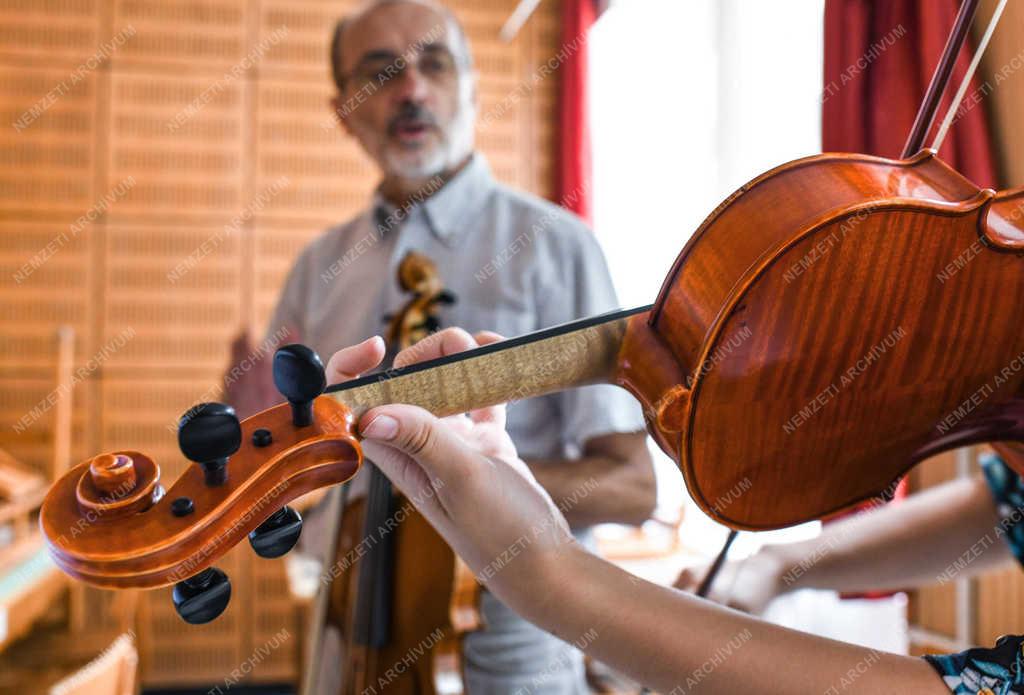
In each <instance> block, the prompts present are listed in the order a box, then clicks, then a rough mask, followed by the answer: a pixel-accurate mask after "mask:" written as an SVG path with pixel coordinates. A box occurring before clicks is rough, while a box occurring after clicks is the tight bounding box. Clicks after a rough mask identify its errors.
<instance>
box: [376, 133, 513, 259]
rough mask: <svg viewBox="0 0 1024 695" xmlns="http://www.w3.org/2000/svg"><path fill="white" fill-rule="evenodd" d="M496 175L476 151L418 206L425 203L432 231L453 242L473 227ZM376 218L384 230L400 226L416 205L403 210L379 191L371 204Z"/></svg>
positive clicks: (448, 243)
mask: <svg viewBox="0 0 1024 695" xmlns="http://www.w3.org/2000/svg"><path fill="white" fill-rule="evenodd" d="M494 183H495V182H494V177H493V175H492V174H491V167H490V165H489V164H488V163H487V160H486V159H485V158H484V156H483V155H482V154H480V153H474V154H473V155H472V156H471V157H470V160H469V162H467V163H466V166H464V167H462V169H461V170H460V171H459V172H458V173H457V174H455V176H453V177H452V178H451V179H449V180H448V182H447V183H445V184H444V185H443V186H441V188H440V190H438V191H437V192H436V193H434V194H432V195H430V196H429V197H427V198H426V199H425V200H424V201H423V202H422V203H420V204H419V205H418V206H417V205H414V206H413V207H422V209H423V211H424V217H425V218H426V221H427V225H428V226H429V228H430V231H431V232H432V233H433V234H434V236H436V237H437V238H438V239H440V240H441V241H443V242H445V243H446V244H447V245H449V246H451V245H453V244H454V243H455V241H456V240H457V239H458V237H459V236H461V234H462V233H463V232H464V231H466V230H467V229H468V227H469V225H468V223H470V222H472V221H473V219H475V217H476V213H477V212H479V210H480V209H481V208H482V207H483V206H484V204H485V203H486V202H487V197H488V194H489V193H490V192H491V190H492V189H493V188H494ZM371 210H372V213H373V219H374V222H375V223H376V226H377V228H378V229H379V230H380V232H381V234H382V235H383V234H387V232H388V231H389V230H391V229H397V228H398V227H399V226H400V224H396V223H401V222H403V221H404V220H405V219H406V218H407V217H408V216H409V215H410V214H412V209H407V210H400V209H398V208H397V207H396V206H394V205H393V204H391V203H390V202H388V201H387V200H385V199H384V197H383V196H381V194H380V191H379V190H378V191H376V192H375V193H374V196H373V206H372V208H371Z"/></svg>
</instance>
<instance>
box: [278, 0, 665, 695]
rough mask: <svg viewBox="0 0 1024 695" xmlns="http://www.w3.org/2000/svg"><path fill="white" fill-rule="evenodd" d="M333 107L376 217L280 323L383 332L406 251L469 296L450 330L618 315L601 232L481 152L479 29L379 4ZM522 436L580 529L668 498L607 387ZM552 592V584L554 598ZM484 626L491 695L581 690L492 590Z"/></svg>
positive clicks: (354, 230)
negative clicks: (370, 181)
mask: <svg viewBox="0 0 1024 695" xmlns="http://www.w3.org/2000/svg"><path fill="white" fill-rule="evenodd" d="M331 68H332V71H333V76H334V82H335V84H336V86H337V89H338V93H337V96H336V97H335V98H334V100H333V107H334V111H335V113H336V115H337V118H338V120H339V122H340V124H341V126H342V128H343V129H344V131H345V132H346V133H347V134H348V135H350V136H352V137H354V138H355V139H356V140H357V141H358V142H359V144H360V145H361V146H362V148H363V149H364V150H365V151H366V153H367V154H368V155H369V156H370V157H371V158H372V159H373V161H374V162H375V163H376V165H377V166H378V167H379V169H380V176H381V180H380V185H379V186H378V188H377V190H376V193H375V195H374V196H373V199H372V201H371V202H370V204H369V205H368V206H367V208H366V209H365V210H364V211H363V212H361V213H360V214H359V215H357V216H356V217H355V218H353V219H351V220H349V221H348V222H345V223H344V224H341V225H340V226H338V227H335V228H332V229H329V230H328V231H327V232H326V233H324V234H323V236H321V237H320V238H318V239H316V240H315V241H313V242H312V243H311V244H310V245H309V246H308V247H307V248H306V249H305V250H304V251H303V252H302V254H301V255H300V257H299V259H298V260H297V262H296V263H295V266H294V268H292V270H291V273H290V274H289V276H288V279H287V282H286V284H285V287H284V290H283V292H282V294H281V298H280V301H279V303H278V306H277V309H276V311H275V313H274V316H273V319H272V321H271V324H270V329H269V334H275V333H276V332H277V331H279V330H282V329H288V330H291V331H293V334H294V335H296V336H297V337H298V339H299V340H300V341H301V342H303V343H306V344H307V345H310V346H311V347H312V348H314V349H315V350H317V352H318V353H320V354H321V355H324V356H325V357H326V356H327V355H330V354H332V353H333V352H335V351H336V350H338V349H340V348H342V347H344V346H346V345H350V344H354V343H356V342H358V341H359V340H361V339H362V338H365V337H367V336H370V335H374V334H376V333H380V332H381V329H382V323H381V321H382V317H383V316H385V315H387V314H389V313H392V312H394V311H395V310H396V309H397V308H399V307H400V306H401V305H402V304H403V303H404V302H403V297H402V296H401V294H400V290H399V288H398V287H397V286H396V283H395V281H394V277H395V274H396V268H397V266H398V264H399V263H400V262H401V260H402V258H403V257H404V256H405V255H406V254H407V253H408V252H409V251H410V250H416V251H418V252H420V253H422V254H425V255H426V256H428V257H429V258H431V259H432V260H433V261H434V263H436V265H437V268H438V271H439V273H440V275H441V277H442V278H443V279H444V281H445V283H446V285H447V287H448V288H449V289H450V290H451V292H452V293H453V294H454V295H455V296H456V297H457V301H456V302H455V303H454V304H452V305H450V306H446V307H444V309H443V310H442V314H441V318H442V323H443V324H444V325H458V326H462V327H464V328H466V329H468V330H470V331H473V332H476V331H480V330H485V329H488V330H493V331H497V332H499V333H502V334H505V335H509V336H513V335H518V334H521V333H526V332H529V331H532V330H536V329H538V328H542V327H547V326H552V325H556V324H559V323H564V322H566V321H570V320H573V319H576V318H579V317H581V316H585V315H592V314H597V313H601V312H604V311H608V310H611V309H613V308H617V302H616V298H615V294H614V291H613V289H612V285H611V281H610V279H609V275H608V270H607V267H606V264H605V261H604V258H603V257H602V255H601V251H600V249H599V248H598V246H597V243H596V241H595V240H594V237H593V235H592V234H591V233H590V231H589V230H588V229H587V228H586V227H585V226H584V225H583V224H582V223H581V222H580V221H579V220H578V219H576V218H575V217H573V216H572V215H571V214H569V213H567V212H566V211H565V210H563V209H562V208H560V207H558V206H555V205H552V204H550V203H548V202H546V201H543V200H541V199H539V198H536V197H534V196H531V195H529V194H526V193H523V192H519V191H515V190H512V189H510V188H507V187H505V186H503V185H502V184H500V183H498V182H497V181H495V180H494V178H493V177H492V175H491V171H490V169H489V168H488V164H487V162H486V161H485V159H484V158H483V156H481V155H480V154H479V153H474V151H473V148H474V144H473V140H474V119H475V114H476V103H477V76H476V73H475V71H474V69H473V64H472V58H471V55H470V50H469V45H468V42H467V39H466V35H465V32H464V31H463V29H462V27H461V26H460V25H459V23H458V21H457V20H456V19H455V17H454V16H453V15H452V13H451V12H450V11H448V10H447V9H445V8H443V7H441V6H439V5H437V4H435V3H433V2H431V1H429V0H383V1H378V2H371V3H368V4H366V5H363V6H362V7H361V8H360V9H358V10H357V11H356V12H355V13H353V14H352V15H350V16H348V17H346V18H344V19H343V20H342V21H340V22H339V23H338V25H337V27H336V29H335V33H334V38H333V41H332V43H331ZM508 427H509V431H510V433H511V436H512V439H513V440H514V441H515V443H516V445H517V446H518V448H519V451H520V454H521V455H522V457H523V458H524V459H525V460H526V461H527V463H528V465H529V466H530V469H531V470H532V471H533V473H534V475H535V476H536V478H537V479H538V480H539V481H540V483H541V484H542V485H543V486H544V488H545V489H546V490H547V491H548V492H549V493H550V495H551V496H552V498H554V499H555V500H556V501H558V500H572V501H571V504H569V505H567V511H566V515H567V517H568V519H569V522H570V523H571V524H572V525H573V526H574V527H575V528H576V529H577V531H581V530H583V529H585V528H586V527H587V526H590V525H592V524H595V523H599V522H622V523H630V524H638V523H641V522H642V521H644V520H645V519H646V518H647V517H648V516H649V514H650V512H651V511H652V509H653V507H654V504H655V497H656V494H655V482H654V473H653V467H652V463H651V459H650V456H649V453H648V451H647V447H646V441H645V435H644V432H643V429H644V422H643V419H642V417H641V413H640V410H639V408H638V407H637V406H636V404H635V403H634V402H633V401H632V399H631V398H630V397H629V396H628V395H626V393H625V392H624V391H621V390H619V389H616V388H613V387H610V386H594V387H587V388H584V389H578V390H576V391H574V392H568V393H561V394H556V395H551V396H548V397H544V398H538V399H533V400H529V401H524V402H522V403H518V404H516V405H515V406H513V407H512V408H511V409H510V411H509V414H508ZM542 590H543V588H542V587H538V591H542ZM481 601H482V606H481V609H482V613H483V617H484V620H485V624H486V628H485V629H483V630H481V631H478V632H475V633H472V634H471V635H470V636H469V637H468V639H466V641H465V645H464V657H465V658H464V662H465V666H466V668H465V676H466V681H467V682H466V686H467V689H468V692H469V693H470V694H471V695H476V694H478V693H515V692H517V691H519V692H521V693H530V694H531V695H534V694H540V693H578V692H582V691H584V689H585V685H584V682H583V677H582V665H581V661H580V657H579V655H578V653H577V652H575V650H572V649H571V648H570V647H569V646H568V645H566V644H564V643H562V642H560V641H559V640H557V639H555V638H554V637H552V636H551V635H549V634H547V633H546V632H544V631H542V630H539V629H537V628H535V627H533V626H532V625H530V624H529V623H527V622H525V621H524V620H522V619H521V618H519V617H518V616H517V615H515V614H514V613H513V612H512V611H511V610H509V609H508V608H506V607H505V606H504V605H502V604H501V603H499V602H498V601H497V599H495V598H494V597H493V596H492V595H490V594H489V593H486V592H485V593H484V594H483V597H482V599H481Z"/></svg>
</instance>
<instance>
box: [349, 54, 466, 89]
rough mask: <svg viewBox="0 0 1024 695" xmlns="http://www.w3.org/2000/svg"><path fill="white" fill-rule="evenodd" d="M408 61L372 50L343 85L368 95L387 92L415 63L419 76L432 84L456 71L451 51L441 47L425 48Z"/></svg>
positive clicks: (408, 58) (446, 78)
mask: <svg viewBox="0 0 1024 695" xmlns="http://www.w3.org/2000/svg"><path fill="white" fill-rule="evenodd" d="M413 59H414V60H410V57H409V56H408V55H396V54H394V53H390V52H388V51H373V52H371V53H368V54H367V55H365V56H364V57H363V59H362V60H361V61H359V65H357V66H356V69H355V70H354V71H352V73H351V74H350V75H347V76H345V77H344V79H343V83H344V84H345V86H346V87H347V86H349V83H351V86H353V87H355V88H356V89H357V90H367V91H370V93H373V92H374V91H377V90H378V89H386V88H387V87H388V86H389V85H392V84H394V83H395V82H396V81H397V79H398V78H400V77H401V76H402V75H403V74H405V71H406V70H408V69H409V65H410V63H413V64H415V66H416V70H417V71H419V73H420V74H421V75H423V76H424V77H426V78H427V79H429V80H433V81H435V82H442V81H445V80H448V79H451V78H452V77H454V76H455V75H456V73H457V72H458V64H457V62H456V60H455V56H454V55H452V52H451V51H450V50H448V49H447V48H445V47H443V46H427V47H426V48H424V49H423V50H422V51H421V52H420V53H419V54H418V55H416V56H413Z"/></svg>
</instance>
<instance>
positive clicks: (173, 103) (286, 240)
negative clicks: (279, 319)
mask: <svg viewBox="0 0 1024 695" xmlns="http://www.w3.org/2000/svg"><path fill="white" fill-rule="evenodd" d="M353 5H354V1H353V0H338V1H336V2H329V1H328V0H0V115H2V118H0V165H2V166H0V266H2V272H0V302H2V305H3V306H4V311H3V313H2V316H0V447H4V448H7V449H9V450H10V451H11V452H12V453H13V454H14V455H15V456H17V457H18V458H20V459H22V460H25V461H28V462H32V463H34V464H35V465H37V466H39V467H40V469H41V470H45V467H46V465H48V460H49V459H48V457H49V455H50V448H49V447H50V442H51V439H52V438H51V432H50V428H51V420H52V413H51V412H49V411H48V410H47V411H46V412H43V413H42V414H41V415H40V417H39V418H38V419H36V420H34V421H33V422H32V424H31V425H30V426H28V427H27V428H25V430H24V432H15V431H14V430H13V429H12V425H13V423H16V422H17V421H18V420H19V419H20V418H22V417H23V416H24V415H25V414H26V413H27V412H29V411H30V410H31V408H32V407H33V406H34V405H36V404H37V403H39V402H40V401H41V400H42V399H44V398H45V396H46V395H47V393H48V392H49V390H50V389H52V388H53V376H52V373H53V363H54V355H55V347H54V346H55V343H54V337H53V336H54V331H55V329H56V327H57V326H58V325H60V324H69V325H71V326H73V327H74V328H75V335H76V341H77V344H76V346H75V355H76V366H77V367H79V368H82V369H83V370H84V371H83V372H82V373H81V378H80V380H79V381H78V383H77V386H76V388H75V417H74V423H75V443H74V452H73V455H74V457H75V458H76V460H81V459H84V458H85V457H87V456H88V455H90V454H92V453H95V452H98V451H101V450H109V449H115V448H137V449H140V450H143V451H146V452H148V453H150V454H151V455H153V456H154V457H155V458H156V459H157V460H158V461H159V462H160V463H161V466H162V468H163V471H164V475H165V476H166V477H167V478H169V479H173V478H175V477H176V476H177V475H178V474H179V473H180V472H181V470H182V469H183V467H184V466H185V465H186V461H184V459H183V458H182V457H181V456H180V454H179V453H178V451H177V446H176V443H175V434H174V430H173V424H174V423H175V421H176V419H177V417H178V415H180V413H181V412H183V411H184V410H185V409H186V408H188V407H189V405H191V404H192V403H194V402H196V401H197V400H201V399H204V398H206V399H209V398H210V397H211V395H213V394H214V393H215V390H216V388H217V386H218V384H219V380H220V374H221V372H222V370H223V369H224V367H225V365H226V361H227V357H228V354H227V346H228V343H229V341H230V339H231V338H232V336H233V335H234V334H235V333H236V332H237V331H238V330H239V328H240V327H242V326H246V325H248V326H250V327H252V328H253V329H254V330H255V332H256V333H257V334H258V333H261V332H262V329H263V325H264V323H265V321H266V319H267V316H268V314H269V312H270V310H271V308H272V306H273V303H274V301H275V299H276V295H277V292H278V288H279V286H280V284H281V282H282V280H283V278H284V274H285V272H286V271H287V269H288V267H289V265H290V263H291V261H292V258H293V257H294V256H295V254H296V253H297V252H298V250H299V249H300V248H301V247H302V246H303V245H304V244H305V243H306V242H307V241H309V240H310V239H311V238H313V237H314V236H315V235H317V234H318V233H320V231H322V230H323V229H324V227H325V226H327V225H329V224H334V223H337V222H339V221H341V220H343V219H345V218H347V217H348V216H350V215H352V214H353V213H355V212H356V211H357V210H358V209H359V208H360V207H361V206H362V205H363V204H364V203H365V201H366V200H367V197H368V195H369V192H370V190H371V189H372V186H373V184H374V182H375V174H374V171H373V168H372V166H371V165H370V163H369V161H368V160H367V159H366V158H365V157H364V156H363V155H362V153H361V152H360V151H359V149H358V147H357V146H356V145H355V143H353V142H352V141H350V140H347V139H346V138H345V137H344V136H343V135H342V134H341V133H340V131H339V129H338V126H337V125H336V124H335V123H334V122H333V118H332V116H331V113H330V111H329V108H328V99H329V98H330V96H331V95H332V93H333V90H332V87H331V83H330V78H329V68H328V63H327V44H328V40H329V35H330V30H331V28H332V27H333V23H334V21H335V20H336V19H337V17H339V16H340V15H341V14H343V13H344V12H345V11H346V9H348V8H350V7H351V6H353ZM450 5H451V7H452V8H453V9H454V10H455V11H456V12H457V14H458V15H459V16H460V18H462V19H463V21H464V22H465V25H466V29H467V32H468V34H469V37H470V41H471V43H472V45H473V49H474V53H475V56H476V60H477V66H478V68H479V71H480V76H481V85H480V97H481V105H480V113H481V116H484V115H488V114H489V115H490V117H489V118H488V119H487V122H486V125H482V126H481V127H480V128H479V143H480V147H481V149H482V150H483V151H484V153H485V154H486V155H487V156H488V158H489V159H490V161H491V164H492V166H493V167H494V169H495V171H496V173H497V175H498V176H499V178H501V179H502V180H504V181H505V182H507V183H510V184H513V185H517V186H519V187H521V188H525V189H527V190H530V191H533V192H536V193H539V194H541V195H549V196H550V194H551V192H552V191H553V188H554V187H553V176H554V160H553V152H554V143H555V125H556V112H555V104H556V95H557V76H556V77H552V78H547V79H543V80H540V81H535V80H534V79H533V75H534V71H535V70H536V69H537V67H538V66H539V65H540V64H542V63H544V62H546V61H548V59H549V58H552V57H553V56H555V55H556V53H557V52H558V12H559V3H558V2H544V3H542V4H541V6H540V8H539V10H538V11H537V13H536V14H535V15H534V17H533V18H531V20H530V22H529V23H528V24H527V26H526V27H525V29H524V31H523V32H522V33H521V34H520V36H519V37H517V38H516V40H515V41H514V42H513V43H512V44H511V45H505V44H502V43H500V42H499V41H498V39H497V33H498V29H499V27H500V26H501V24H502V23H503V21H504V20H505V19H506V18H507V17H508V15H509V14H510V13H511V11H512V9H513V7H514V6H515V5H516V2H515V0H458V1H457V2H452V3H450ZM243 62H248V63H251V65H250V66H249V67H247V68H246V69H244V70H242V71H241V72H240V73H235V74H233V73H232V71H233V70H235V69H236V66H239V65H241V64H242V63H243ZM521 84H528V85H530V88H529V89H526V90H522V89H520V85H521ZM513 92H518V93H519V96H518V97H517V98H516V102H517V103H515V105H514V106H513V107H512V108H506V107H505V106H502V104H503V102H504V101H506V97H508V95H509V94H511V93H513ZM48 95H49V96H48ZM51 97H52V98H51ZM33 107H35V112H33V111H32V109H33ZM496 114H500V115H496ZM83 216H84V219H81V224H78V223H76V221H77V220H79V219H80V218H83ZM48 244H49V245H50V248H51V251H47V250H46V249H47V245H48ZM204 245H205V250H204ZM33 258H35V259H36V261H42V262H36V263H33V262H32V259H33ZM26 264H29V266H28V272H27V273H26V272H25V269H26ZM35 266H38V267H35ZM176 269H177V270H179V271H180V270H182V269H183V270H184V272H177V273H176ZM105 348H106V350H105V353H104V349H105ZM221 566H222V567H223V568H224V569H225V570H226V571H227V572H228V574H229V575H230V576H231V579H232V583H233V587H234V598H233V601H232V605H231V607H230V608H229V609H228V611H227V613H226V614H225V615H224V616H223V617H222V618H221V619H220V620H218V621H217V622H215V623H213V624H212V625H210V626H206V627H202V628H194V627H188V626H186V625H184V624H183V623H182V622H181V621H180V620H178V618H177V617H176V616H175V615H174V612H173V610H172V608H171V603H170V599H169V595H168V593H169V592H168V591H166V590H163V591H156V592H147V593H146V594H144V595H143V597H142V600H141V601H140V624H139V626H138V631H139V643H140V645H141V654H140V657H141V668H142V675H143V680H144V682H145V683H146V684H148V685H161V684H172V683H175V684H178V683H186V682H188V683H207V684H216V683H218V682H220V681H221V679H223V678H224V677H225V676H226V675H227V674H228V673H229V672H230V671H231V669H233V668H236V667H238V666H239V664H240V663H241V662H242V661H243V660H245V659H247V658H249V657H250V656H251V655H252V654H253V652H254V650H255V649H256V648H257V647H259V646H261V645H264V644H265V643H267V641H268V640H270V639H271V638H272V637H273V636H274V635H276V634H278V632H279V631H280V630H281V629H282V628H287V629H288V630H290V631H291V633H292V638H291V639H287V640H285V641H284V642H283V643H282V646H281V647H280V648H279V649H277V650H275V651H274V653H273V654H271V655H270V656H269V657H267V658H265V659H264V660H262V661H261V663H259V664H257V665H256V666H255V668H254V669H253V673H252V674H251V676H250V678H251V679H252V680H256V681H281V680H288V679H290V678H292V677H293V676H294V675H295V668H296V660H297V653H298V648H299V645H300V643H301V639H300V637H299V636H298V635H296V634H294V633H295V629H296V623H295V616H296V611H295V608H294V605H293V604H292V601H291V600H290V599H289V598H288V595H287V588H286V582H285V577H284V574H283V569H282V563H280V562H267V561H262V560H254V559H253V558H252V553H251V552H250V551H249V548H248V547H244V548H239V549H238V550H237V551H235V552H233V553H231V554H230V555H229V556H228V558H226V559H225V561H224V562H222V563H221ZM112 615H113V610H112V609H111V603H110V596H109V595H108V594H106V593H104V592H100V591H95V590H88V592H87V594H86V600H85V601H84V603H82V604H81V605H80V606H79V607H78V615H76V616H73V617H74V622H75V624H76V625H77V626H78V627H79V628H80V629H81V630H82V631H83V639H88V638H89V636H90V635H91V634H100V633H103V632H104V631H110V630H114V629H116V628H117V627H118V624H117V621H116V620H115V619H114V618H113V617H112Z"/></svg>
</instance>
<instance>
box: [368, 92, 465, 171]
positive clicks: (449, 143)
mask: <svg viewBox="0 0 1024 695" xmlns="http://www.w3.org/2000/svg"><path fill="white" fill-rule="evenodd" d="M475 120H476V109H474V108H473V107H472V106H471V105H466V106H464V107H463V108H462V110H461V111H460V112H459V114H458V116H456V120H455V122H454V123H453V124H452V127H451V128H450V129H449V131H448V132H449V133H450V134H451V138H450V139H448V140H443V141H441V142H439V143H438V145H437V146H436V147H434V148H433V149H432V150H431V151H430V152H428V153H426V154H425V155H424V154H423V153H420V152H417V153H415V154H407V153H404V152H402V153H398V152H395V151H394V150H392V149H390V148H387V149H385V151H384V164H385V166H386V167H387V171H388V173H389V174H390V175H391V176H398V177H400V178H403V179H412V180H416V179H427V178H431V177H434V176H438V175H440V174H443V173H444V172H446V171H449V170H451V169H453V168H455V167H456V166H458V164H459V163H460V162H461V161H462V160H463V158H464V157H466V156H467V155H468V154H469V153H470V152H472V151H473V139H474V135H475V132H474V122H475Z"/></svg>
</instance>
